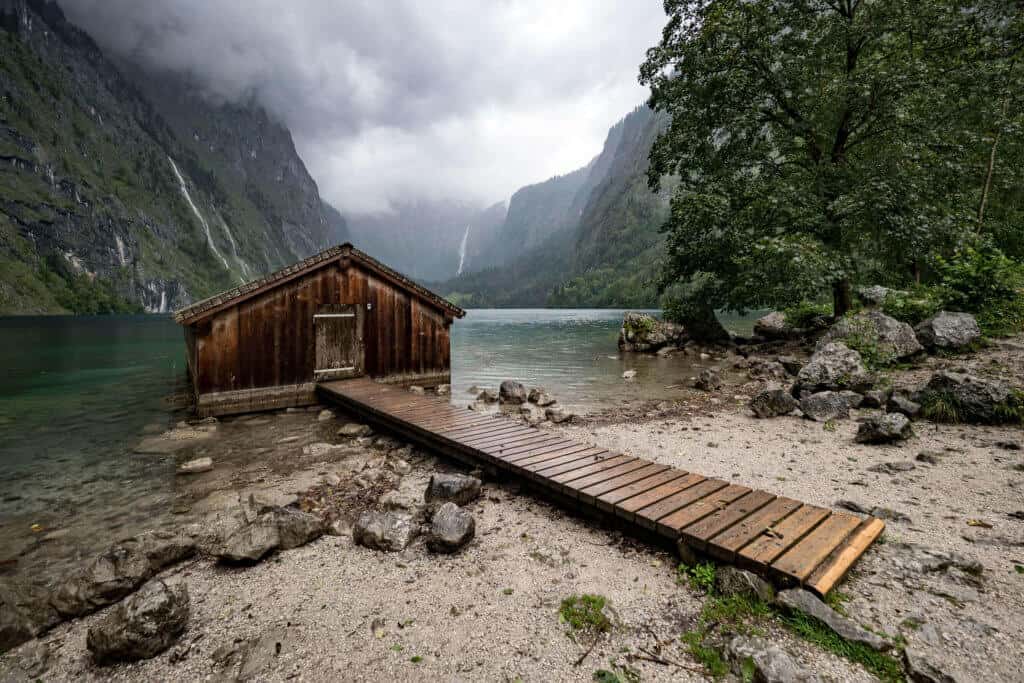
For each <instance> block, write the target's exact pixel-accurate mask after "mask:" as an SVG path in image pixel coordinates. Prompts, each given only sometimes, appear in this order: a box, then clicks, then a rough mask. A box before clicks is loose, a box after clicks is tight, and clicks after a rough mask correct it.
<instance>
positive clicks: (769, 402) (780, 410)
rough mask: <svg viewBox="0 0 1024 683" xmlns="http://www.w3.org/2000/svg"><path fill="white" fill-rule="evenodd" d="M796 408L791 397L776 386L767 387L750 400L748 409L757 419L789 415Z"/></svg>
mask: <svg viewBox="0 0 1024 683" xmlns="http://www.w3.org/2000/svg"><path fill="white" fill-rule="evenodd" d="M796 406H797V403H796V399H795V398H793V395H792V394H790V393H789V392H788V391H787V390H786V389H784V388H782V387H780V386H778V385H774V386H769V387H768V388H767V389H765V390H764V391H762V392H760V393H759V394H757V395H756V396H754V398H752V399H750V409H751V410H753V411H754V415H756V416H758V417H779V416H781V415H789V414H790V413H792V412H793V411H794V410H796Z"/></svg>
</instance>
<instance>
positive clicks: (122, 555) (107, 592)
mask: <svg viewBox="0 0 1024 683" xmlns="http://www.w3.org/2000/svg"><path fill="white" fill-rule="evenodd" d="M195 551H196V544H195V542H194V541H193V540H192V539H189V538H187V537H185V536H182V535H179V534H175V533H171V532H168V531H150V532H147V533H144V534H140V535H139V536H136V537H134V538H130V539H128V540H126V541H121V542H120V543H117V544H115V545H113V546H111V547H110V548H108V549H107V550H106V551H105V552H103V553H102V554H101V555H99V556H98V557H96V558H95V559H93V560H92V561H91V562H89V563H88V564H87V565H86V566H85V567H83V568H82V569H80V570H79V571H77V572H75V573H74V574H72V575H71V576H69V577H67V578H66V579H64V580H63V581H61V583H60V584H59V585H58V586H57V588H56V590H55V591H54V592H53V595H52V596H51V598H50V601H51V603H52V604H53V606H54V608H56V610H57V611H58V612H59V613H60V614H61V615H62V616H64V617H77V616H82V615H84V614H88V613H90V612H94V611H96V610H97V609H99V608H100V607H105V606H106V605H110V604H112V603H114V602H117V601H118V600H120V599H121V598H123V597H124V596H126V595H128V594H129V593H131V592H132V591H134V590H135V589H136V588H138V587H139V586H141V585H142V584H143V583H145V582H146V581H148V580H149V579H151V578H152V577H153V576H155V575H156V574H157V573H158V572H159V571H160V570H161V569H163V568H164V567H167V566H170V565H172V564H175V563H177V562H180V561H181V560H184V559H186V558H188V557H191V556H192V555H193V554H195Z"/></svg>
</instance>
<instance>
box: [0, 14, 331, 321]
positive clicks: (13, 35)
mask: <svg viewBox="0 0 1024 683" xmlns="http://www.w3.org/2000/svg"><path fill="white" fill-rule="evenodd" d="M164 86H165V87H164V89H165V91H166V92H164V93H163V97H162V98H160V99H159V101H151V100H150V99H149V98H148V97H147V96H146V95H145V94H143V93H142V92H141V91H140V89H139V88H138V87H137V86H136V85H135V84H134V83H133V82H132V80H131V79H128V78H126V77H124V76H123V75H122V73H121V71H120V70H119V69H118V68H117V67H116V66H115V65H114V64H113V63H112V62H111V61H110V60H108V59H107V58H106V57H105V56H104V54H103V53H102V51H101V50H100V49H99V48H98V47H97V46H96V45H95V43H93V41H92V40H91V39H90V38H89V37H88V36H87V35H86V34H85V33H83V32H82V31H80V30H78V29H77V28H76V27H75V26H73V25H71V24H70V23H69V22H67V21H66V20H65V18H64V16H63V14H62V13H61V11H60V9H59V8H58V7H57V6H56V5H55V4H54V3H52V2H47V1H45V0H0V312H4V313H33V312H39V313H44V312H62V311H63V312H67V311H70V312H85V313H91V312H109V311H117V310H132V309H135V308H142V309H145V310H147V311H151V312H166V311H169V310H172V309H173V308H175V307H177V306H181V305H184V304H186V303H188V302H190V301H192V300H194V299H196V298H202V297H204V296H207V295H209V294H212V293H214V292H216V291H218V290H220V289H223V288H227V287H230V286H232V285H235V284H238V283H239V282H240V281H243V280H246V279H249V278H251V277H256V276H258V275H259V274H261V273H264V272H267V271H269V270H271V269H273V268H277V267H280V266H281V265H284V264H286V263H289V262H292V261H294V260H296V259H298V258H301V257H303V256H306V255H308V254H310V253H312V252H314V251H316V250H317V249H319V248H321V247H322V246H324V245H326V244H327V242H328V232H329V226H328V223H327V220H326V218H325V216H324V213H323V209H322V206H321V203H320V198H319V195H318V193H317V191H316V185H315V184H314V183H313V182H312V180H311V179H310V178H309V175H308V173H306V170H305V168H304V167H303V166H302V162H301V160H299V158H298V157H297V155H295V151H294V146H293V145H292V144H291V137H290V135H288V132H287V131H286V130H284V129H283V128H281V127H280V126H277V125H276V124H274V123H272V122H271V121H270V120H269V119H268V118H267V117H266V115H265V114H264V113H263V112H261V111H259V110H258V109H256V108H252V107H239V106H219V107H218V106H213V105H207V104H204V103H203V102H202V101H197V100H196V99H195V95H194V93H191V92H188V91H185V92H176V84H175V82H169V83H165V84H164ZM151 95H154V99H156V98H155V93H151ZM172 104H173V105H175V106H171V105H172ZM163 107H166V108H167V111H168V112H169V114H168V115H167V116H165V115H164V113H163V112H162V111H161V108H163ZM188 107H194V109H192V110H191V111H190V112H188V114H187V115H186V113H185V111H184V110H186V109H188Z"/></svg>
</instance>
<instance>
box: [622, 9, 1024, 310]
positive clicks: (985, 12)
mask: <svg viewBox="0 0 1024 683" xmlns="http://www.w3.org/2000/svg"><path fill="white" fill-rule="evenodd" d="M962 4H963V3H961V2H957V1H955V0H926V1H923V2H922V1H919V0H890V1H888V2H845V1H844V2H810V3H807V2H799V3H796V2H793V3H779V2H775V1H773V0H748V1H745V2H737V1H736V0H667V1H666V3H665V8H666V11H667V13H668V15H669V20H668V24H667V26H666V27H665V30H664V32H663V38H662V40H661V42H660V44H659V45H657V46H655V47H653V48H651V49H650V50H649V51H648V54H647V60H646V61H645V63H644V64H643V65H642V66H641V72H640V73H641V80H642V82H644V83H646V84H648V85H650V86H651V100H650V103H651V105H652V106H653V107H654V108H655V109H657V110H658V111H663V112H666V113H668V114H670V115H671V117H672V123H671V125H670V127H669V129H668V130H667V131H666V132H665V133H664V134H662V135H661V136H660V137H659V138H658V140H657V141H656V143H655V145H654V147H653V149H652V151H651V166H650V169H649V173H648V175H649V181H650V183H651V185H652V186H653V187H658V186H659V184H660V181H661V178H663V177H665V176H678V177H679V179H680V183H679V186H678V188H677V189H676V190H675V193H674V196H673V198H672V203H671V214H670V217H669V219H668V221H667V223H666V225H665V230H666V232H667V251H668V253H667V261H666V266H665V268H664V270H663V273H662V280H661V285H662V286H663V287H664V286H668V285H670V284H672V283H676V282H680V281H683V282H685V281H689V280H691V279H693V278H695V277H700V278H703V279H704V280H705V285H704V286H703V287H702V291H703V293H704V295H705V297H706V298H707V300H708V302H709V303H710V305H712V306H714V307H721V308H728V309H733V310H743V309H747V308H762V307H785V306H792V305H795V304H798V303H799V302H800V301H803V300H811V301H814V300H818V299H820V297H822V296H823V295H825V294H826V293H827V292H829V291H830V290H831V293H832V295H833V299H834V307H835V309H836V310H835V312H836V313H839V314H842V313H845V312H846V310H847V309H848V305H849V298H850V297H849V291H850V284H851V282H857V281H865V282H869V283H874V282H888V283H890V284H905V283H909V282H911V281H914V280H915V279H916V278H918V277H920V276H921V275H922V271H923V270H924V268H925V266H926V264H927V261H928V260H929V257H930V256H939V255H948V254H950V253H951V252H953V251H954V250H955V249H956V248H957V247H958V246H959V244H960V243H961V241H962V238H963V236H964V235H965V234H966V233H970V232H985V233H986V234H989V235H991V236H993V239H995V240H996V241H997V242H999V243H1003V242H1006V243H1012V244H1013V249H1014V251H1013V253H1016V254H1019V253H1022V252H1024V244H1022V243H1021V242H1022V241H1021V237H1020V234H1019V225H1020V217H1021V202H1020V196H1021V190H1020V187H1021V186H1022V182H1021V179H1022V177H1024V164H1021V163H1019V161H1020V160H1021V152H1022V141H1021V135H1020V132H1021V129H1022V124H1024V114H1022V113H1021V112H1024V106H1021V105H1022V104H1024V103H1022V101H1021V100H1022V97H1024V88H1022V87H1021V84H1022V83H1024V80H1022V78H1024V74H1022V72H1024V69H1022V68H1020V67H1018V65H1017V62H1018V61H1020V59H1021V44H1022V40H1024V39H1022V36H1024V31H1022V30H1021V29H1022V28H1024V18H1022V16H1021V14H1022V13H1020V12H1019V10H1018V9H1017V8H1016V7H1015V6H1014V4H1013V3H1005V2H1000V1H999V0H980V1H979V2H974V3H971V11H964V9H963V7H962ZM979 178H981V179H982V180H981V181H980V182H979ZM995 207H998V208H995ZM1014 226H1016V230H1014V229H1012V228H1013V227H1014ZM924 275H925V277H927V275H928V274H927V273H924Z"/></svg>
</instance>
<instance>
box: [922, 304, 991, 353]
mask: <svg viewBox="0 0 1024 683" xmlns="http://www.w3.org/2000/svg"><path fill="white" fill-rule="evenodd" d="M914 333H915V334H916V335H917V340H918V341H919V342H921V345H922V346H924V347H925V348H926V349H929V350H935V349H942V350H945V351H959V350H961V349H966V348H970V346H971V345H972V344H974V343H975V342H977V341H978V340H979V339H981V328H980V327H978V321H977V320H975V318H974V316H973V315H971V314H970V313H951V312H949V311H940V312H939V313H937V314H935V315H934V316H932V317H931V318H928V319H927V320H925V321H924V322H922V323H919V324H918V325H917V327H915V328H914Z"/></svg>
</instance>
